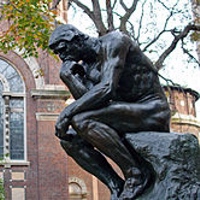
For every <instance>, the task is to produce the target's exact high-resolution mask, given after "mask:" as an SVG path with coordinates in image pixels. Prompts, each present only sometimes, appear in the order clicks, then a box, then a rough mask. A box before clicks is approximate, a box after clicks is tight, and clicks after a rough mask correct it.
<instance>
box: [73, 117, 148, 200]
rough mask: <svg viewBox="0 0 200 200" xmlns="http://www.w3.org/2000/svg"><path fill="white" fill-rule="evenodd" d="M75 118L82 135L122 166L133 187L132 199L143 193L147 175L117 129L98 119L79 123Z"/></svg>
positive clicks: (75, 125) (76, 126) (74, 122)
mask: <svg viewBox="0 0 200 200" xmlns="http://www.w3.org/2000/svg"><path fill="white" fill-rule="evenodd" d="M75 120H76V119H74V121H73V126H74V127H75V129H76V130H77V131H78V133H79V134H80V136H81V137H82V138H84V139H85V140H86V141H88V142H89V143H90V144H92V145H93V146H95V147H96V148H97V149H99V150H100V151H101V152H102V153H104V154H105V155H106V156H108V157H109V158H111V159H112V160H113V161H114V162H115V163H116V164H117V165H118V166H119V167H120V169H121V170H122V172H123V174H124V176H125V179H126V181H128V182H129V185H128V186H129V188H131V193H130V194H129V196H131V198H130V199H132V198H133V197H135V196H136V195H138V194H139V193H141V192H142V191H143V190H144V188H145V187H146V179H147V177H144V175H143V174H142V172H141V171H140V166H139V165H138V164H137V163H136V161H135V160H134V157H133V155H132V154H131V153H130V152H129V151H128V149H127V148H126V146H125V145H124V144H123V143H122V142H121V138H120V137H119V135H118V134H117V133H116V131H115V130H113V129H112V128H110V127H108V126H107V125H105V124H102V123H99V122H96V121H92V120H88V121H87V120H83V121H82V120H81V122H80V121H79V122H80V123H78V121H75ZM115 193H117V192H115ZM127 199H128V198H127Z"/></svg>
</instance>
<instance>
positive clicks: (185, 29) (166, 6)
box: [53, 0, 200, 70]
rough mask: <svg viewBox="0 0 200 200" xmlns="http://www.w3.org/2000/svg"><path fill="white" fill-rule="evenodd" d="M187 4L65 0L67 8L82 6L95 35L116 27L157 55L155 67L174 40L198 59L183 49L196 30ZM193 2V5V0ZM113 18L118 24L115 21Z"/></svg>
mask: <svg viewBox="0 0 200 200" xmlns="http://www.w3.org/2000/svg"><path fill="white" fill-rule="evenodd" d="M59 2H60V0H54V5H53V7H54V8H56V6H57V5H58V4H59ZM190 3H191V2H190V0H188V1H187V2H186V3H185V4H181V0H175V1H169V2H168V1H164V0H150V1H147V0H132V1H126V0H105V2H102V1H100V0H91V1H90V4H91V5H88V1H87V4H86V3H85V1H83V0H82V1H81V0H68V7H69V9H70V8H71V7H79V8H80V9H82V11H83V12H84V13H85V14H86V15H88V17H89V18H90V19H91V22H93V23H94V25H95V28H96V30H97V33H98V34H99V36H101V35H104V34H106V33H107V32H110V31H113V30H116V29H118V30H120V31H123V32H124V33H126V34H128V35H130V36H131V37H132V38H134V40H136V41H137V43H138V44H139V45H140V46H141V47H142V50H143V51H144V52H154V53H157V54H158V57H157V60H155V61H154V64H155V67H156V68H157V70H159V69H161V68H162V67H163V63H164V61H165V59H166V58H167V57H168V56H169V54H170V53H172V52H173V51H174V49H175V48H176V47H177V44H178V43H180V44H181V45H180V46H181V48H182V50H183V52H184V53H185V54H187V55H188V57H189V58H190V59H193V60H195V62H198V60H197V58H195V56H193V54H192V53H191V52H190V51H189V50H188V48H187V43H188V42H187V40H190V38H188V36H189V35H190V34H191V33H194V31H195V32H198V31H200V26H199V25H198V23H197V20H194V19H193V17H192V13H191V10H190V8H191V7H190ZM193 5H195V4H194V1H193ZM193 11H194V9H193ZM159 12H164V13H165V14H164V16H162V21H161V19H159V18H160V17H159V16H158V15H157V13H159ZM195 12H196V13H198V10H197V9H195ZM193 13H194V12H193ZM103 16H106V17H103ZM105 19H106V20H105ZM116 19H117V20H118V21H119V23H116ZM136 19H137V20H136ZM177 19H179V23H178V24H177V22H175V23H174V24H173V21H176V20H177ZM116 24H118V25H116ZM157 27H159V28H157ZM145 30H146V31H145ZM166 34H167V35H168V36H167V37H169V38H170V40H168V42H167V43H166V42H163V41H164V40H163V38H164V37H166ZM144 36H146V38H145V37H144Z"/></svg>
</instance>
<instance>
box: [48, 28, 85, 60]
mask: <svg viewBox="0 0 200 200" xmlns="http://www.w3.org/2000/svg"><path fill="white" fill-rule="evenodd" d="M87 38H88V36H87V35H85V34H83V33H82V32H81V31H79V30H78V29H77V28H75V27H74V26H73V25H71V24H64V25H60V26H58V27H57V28H56V29H55V30H54V31H53V33H52V34H51V36H50V39H49V47H50V48H51V49H52V50H53V51H54V53H55V54H58V55H59V57H60V59H61V60H63V61H64V60H66V59H75V60H78V59H80V51H81V49H82V48H81V46H82V43H83V40H85V39H87Z"/></svg>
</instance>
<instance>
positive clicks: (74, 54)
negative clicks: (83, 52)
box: [53, 40, 80, 61]
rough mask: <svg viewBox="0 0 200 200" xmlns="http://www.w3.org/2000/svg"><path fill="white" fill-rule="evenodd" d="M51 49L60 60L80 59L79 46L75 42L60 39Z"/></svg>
mask: <svg viewBox="0 0 200 200" xmlns="http://www.w3.org/2000/svg"><path fill="white" fill-rule="evenodd" d="M53 51H54V53H55V54H58V55H59V57H60V59H61V60H62V61H65V60H75V61H77V60H80V48H79V46H78V44H77V43H76V42H72V41H64V40H61V41H59V42H58V43H57V44H56V45H55V46H54V48H53Z"/></svg>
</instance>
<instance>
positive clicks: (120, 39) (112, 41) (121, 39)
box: [99, 31, 133, 49]
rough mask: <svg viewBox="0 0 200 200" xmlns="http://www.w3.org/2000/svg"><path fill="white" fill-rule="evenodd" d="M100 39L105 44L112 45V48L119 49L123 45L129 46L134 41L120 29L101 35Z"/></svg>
mask: <svg viewBox="0 0 200 200" xmlns="http://www.w3.org/2000/svg"><path fill="white" fill-rule="evenodd" d="M99 39H100V41H101V43H102V44H103V46H107V47H110V49H116V48H117V49H118V48H122V47H124V48H128V47H129V46H130V45H131V44H132V43H133V41H132V40H131V39H130V38H129V37H128V36H127V35H126V34H124V33H122V32H120V31H112V32H110V33H107V34H106V35H104V36H101V37H100V38H99ZM111 47H112V48H111Z"/></svg>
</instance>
